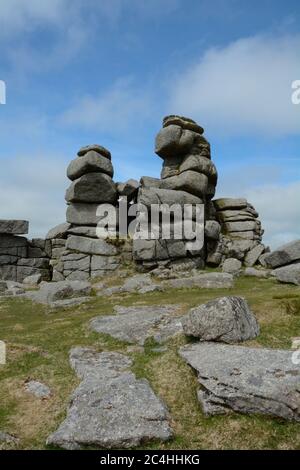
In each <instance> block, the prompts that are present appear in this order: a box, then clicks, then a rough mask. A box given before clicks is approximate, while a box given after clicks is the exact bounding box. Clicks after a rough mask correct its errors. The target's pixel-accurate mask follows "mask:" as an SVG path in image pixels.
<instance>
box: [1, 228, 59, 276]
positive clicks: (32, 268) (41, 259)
mask: <svg viewBox="0 0 300 470" xmlns="http://www.w3.org/2000/svg"><path fill="white" fill-rule="evenodd" d="M28 229H29V222H28V221H26V220H0V279H3V280H10V281H16V282H23V280H24V279H25V278H26V277H28V276H32V275H35V274H40V275H41V277H42V279H43V280H50V278H51V272H50V265H49V258H50V257H51V244H50V243H49V242H47V241H46V240H43V239H39V238H36V239H33V240H30V241H29V240H27V238H26V237H23V236H20V235H25V234H27V233H28Z"/></svg>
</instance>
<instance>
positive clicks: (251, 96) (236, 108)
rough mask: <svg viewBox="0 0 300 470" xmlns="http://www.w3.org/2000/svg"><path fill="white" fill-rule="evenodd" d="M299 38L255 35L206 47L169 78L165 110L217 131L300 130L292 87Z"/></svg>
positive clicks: (298, 69) (299, 60)
mask: <svg viewBox="0 0 300 470" xmlns="http://www.w3.org/2000/svg"><path fill="white" fill-rule="evenodd" d="M299 49H300V36H299V35H295V36H285V37H279V38H277V37H276V38H274V37H268V36H256V37H250V38H245V39H239V40H237V41H235V42H233V43H231V44H229V45H228V46H226V47H220V48H211V49H209V50H208V51H206V52H205V53H204V55H203V56H202V57H200V58H199V60H198V61H197V62H196V63H194V64H193V65H191V66H190V67H188V68H187V70H184V71H183V72H182V73H180V74H179V75H178V77H177V79H175V81H174V82H173V83H174V85H173V87H172V88H171V97H170V104H169V108H170V111H174V112H176V113H182V114H188V115H192V116H194V117H195V118H196V119H197V120H198V121H199V122H200V123H202V124H204V126H205V127H206V128H207V130H209V132H218V133H219V134H230V135H239V134H250V135H251V134H255V133H262V134H264V133H268V134H273V135H276V136H282V135H288V134H299V133H300V106H295V105H293V104H292V101H291V96H292V89H291V85H292V82H293V80H296V79H300V55H299Z"/></svg>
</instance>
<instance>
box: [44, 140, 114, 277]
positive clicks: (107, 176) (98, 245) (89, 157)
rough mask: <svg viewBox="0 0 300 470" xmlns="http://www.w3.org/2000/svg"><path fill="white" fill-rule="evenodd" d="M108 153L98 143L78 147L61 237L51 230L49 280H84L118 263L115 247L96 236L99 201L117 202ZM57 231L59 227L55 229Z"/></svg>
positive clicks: (99, 218)
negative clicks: (51, 269)
mask: <svg viewBox="0 0 300 470" xmlns="http://www.w3.org/2000/svg"><path fill="white" fill-rule="evenodd" d="M113 173H114V170H113V166H112V163H111V154H110V152H109V151H108V150H107V149H106V148H104V147H102V146H100V145H90V146H87V147H83V148H81V149H80V150H79V152H78V154H77V158H75V159H74V160H72V161H71V163H70V164H69V166H68V169H67V176H68V178H69V179H70V180H71V181H72V183H71V185H70V187H69V188H68V189H67V192H66V197H65V198H66V201H67V204H68V208H67V224H68V226H65V230H64V231H62V233H61V236H60V237H58V236H57V234H55V232H56V231H55V229H53V235H55V236H54V237H53V238H52V246H53V247H54V245H55V248H56V249H55V255H56V257H53V259H52V264H53V265H54V277H53V280H57V281H59V280H63V279H68V280H81V281H84V280H87V279H89V278H91V277H92V278H93V277H98V276H102V275H103V274H105V273H107V272H111V271H114V270H115V269H116V268H117V267H118V266H119V264H120V258H119V256H118V255H119V250H118V247H117V246H115V245H114V244H112V243H109V242H108V241H106V240H103V239H99V238H98V236H97V230H96V229H97V224H98V223H99V222H100V220H101V217H103V216H101V214H100V212H99V210H98V209H99V206H100V205H101V204H112V205H113V206H116V205H117V200H118V192H117V185H116V184H115V183H114V181H113V179H112V177H113ZM58 231H59V228H58Z"/></svg>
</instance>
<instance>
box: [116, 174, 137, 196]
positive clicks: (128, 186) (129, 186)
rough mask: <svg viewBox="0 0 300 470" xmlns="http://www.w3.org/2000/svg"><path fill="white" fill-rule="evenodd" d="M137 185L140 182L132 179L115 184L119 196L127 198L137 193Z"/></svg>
mask: <svg viewBox="0 0 300 470" xmlns="http://www.w3.org/2000/svg"><path fill="white" fill-rule="evenodd" d="M139 187H140V183H139V182H138V181H137V180H134V179H130V180H128V181H125V183H118V184H117V190H118V194H119V195H120V196H126V197H127V198H128V199H129V200H130V199H131V198H132V197H133V196H134V195H135V194H136V193H137V191H138V189H139Z"/></svg>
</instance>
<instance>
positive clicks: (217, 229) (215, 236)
mask: <svg viewBox="0 0 300 470" xmlns="http://www.w3.org/2000/svg"><path fill="white" fill-rule="evenodd" d="M220 233H221V226H220V224H219V223H218V222H217V221H216V220H208V221H207V222H206V223H205V236H206V238H208V239H209V240H219V237H220Z"/></svg>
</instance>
